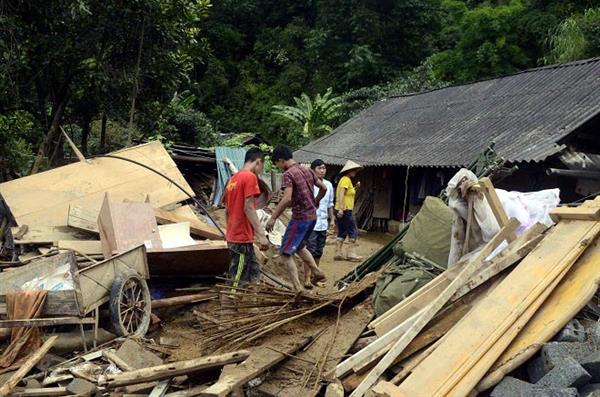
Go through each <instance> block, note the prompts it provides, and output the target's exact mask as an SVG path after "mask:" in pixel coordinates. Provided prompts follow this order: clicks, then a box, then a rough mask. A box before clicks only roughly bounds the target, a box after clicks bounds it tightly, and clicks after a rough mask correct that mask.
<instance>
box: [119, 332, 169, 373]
mask: <svg viewBox="0 0 600 397" xmlns="http://www.w3.org/2000/svg"><path fill="white" fill-rule="evenodd" d="M115 354H116V355H117V356H119V358H121V359H122V360H123V361H125V362H126V363H127V364H129V365H130V366H132V367H133V368H135V369H141V368H146V367H152V366H155V365H160V364H162V363H163V360H162V359H161V358H160V357H158V356H157V355H156V354H154V353H152V352H151V351H148V350H147V349H145V348H144V347H143V346H142V345H140V344H139V343H137V342H135V341H133V340H131V339H126V340H125V342H123V344H122V345H121V346H120V347H119V349H118V350H117V351H116V353H115Z"/></svg>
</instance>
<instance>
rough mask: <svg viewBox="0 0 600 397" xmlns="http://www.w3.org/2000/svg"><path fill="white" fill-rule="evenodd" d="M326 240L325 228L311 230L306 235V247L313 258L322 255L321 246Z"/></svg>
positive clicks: (323, 245)
mask: <svg viewBox="0 0 600 397" xmlns="http://www.w3.org/2000/svg"><path fill="white" fill-rule="evenodd" d="M326 241H327V230H319V231H317V230H313V231H312V232H311V233H310V236H309V237H308V241H307V243H306V248H308V251H310V254H311V255H312V256H313V258H320V257H322V256H323V248H324V247H325V242H326Z"/></svg>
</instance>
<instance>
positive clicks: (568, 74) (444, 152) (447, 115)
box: [294, 58, 600, 167]
mask: <svg viewBox="0 0 600 397" xmlns="http://www.w3.org/2000/svg"><path fill="white" fill-rule="evenodd" d="M599 113H600V58H594V59H588V60H584V61H578V62H573V63H569V64H564V65H555V66H547V67H542V68H536V69H529V70H526V71H523V72H521V73H517V74H515V75H511V76H505V77H500V78H496V79H492V80H485V81H478V82H475V83H471V84H465V85H460V86H453V87H447V88H442V89H439V90H434V91H429V92H424V93H420V94H413V95H405V96H399V97H392V98H387V99H384V100H382V101H379V102H377V103H376V104H374V105H373V106H371V107H370V108H368V109H366V110H364V111H362V112H361V113H359V114H357V115H356V116H355V117H353V118H351V119H350V120H348V121H347V122H345V123H344V124H342V125H341V126H339V127H338V128H336V129H335V130H334V131H333V132H331V133H330V134H328V135H326V136H324V137H322V138H320V139H318V140H316V141H314V142H311V143H310V144H308V145H306V146H304V147H303V148H301V149H299V150H298V151H296V152H295V154H294V157H295V158H296V159H297V160H299V161H303V162H310V161H311V160H312V159H315V158H322V159H323V160H324V161H325V162H327V163H330V164H343V163H344V162H345V161H346V160H348V159H351V160H354V161H357V162H359V163H361V164H364V165H410V166H435V167H448V166H450V167H453V166H464V165H467V164H468V163H470V162H471V161H472V160H473V159H475V158H476V157H477V155H478V154H479V153H480V152H482V151H483V150H484V149H485V148H486V147H487V146H488V145H489V143H490V142H492V141H493V142H495V147H494V149H495V150H496V152H497V153H498V155H500V156H502V157H504V158H505V159H506V160H507V161H510V162H523V161H541V160H544V159H545V158H547V157H548V156H551V155H553V154H556V153H558V152H560V151H561V150H563V149H564V145H562V144H561V143H560V141H561V140H562V139H563V138H565V137H566V136H567V135H569V134H570V133H571V132H573V131H574V130H575V129H577V128H578V127H579V126H580V125H581V124H583V123H585V122H586V121H588V120H590V119H591V118H592V117H594V116H595V115H598V114H599Z"/></svg>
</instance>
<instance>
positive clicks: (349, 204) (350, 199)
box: [335, 176, 356, 210]
mask: <svg viewBox="0 0 600 397" xmlns="http://www.w3.org/2000/svg"><path fill="white" fill-rule="evenodd" d="M341 189H346V192H345V194H344V197H343V200H344V209H345V210H353V209H354V196H356V190H355V189H354V185H353V184H352V180H350V178H348V177H347V176H343V177H342V179H340V182H339V183H338V185H337V192H336V205H335V209H336V210H339V209H340V204H341V200H342V197H340V191H341Z"/></svg>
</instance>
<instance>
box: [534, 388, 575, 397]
mask: <svg viewBox="0 0 600 397" xmlns="http://www.w3.org/2000/svg"><path fill="white" fill-rule="evenodd" d="M529 397H579V393H578V392H577V389H576V388H575V387H569V388H565V389H557V388H553V387H534V388H533V389H532V390H531V392H530V394H529Z"/></svg>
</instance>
